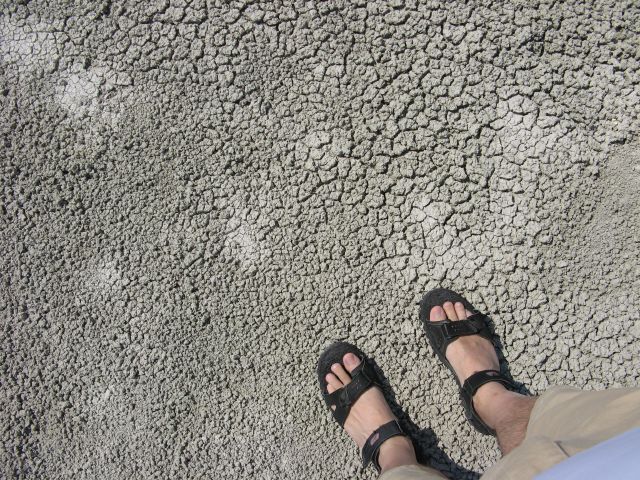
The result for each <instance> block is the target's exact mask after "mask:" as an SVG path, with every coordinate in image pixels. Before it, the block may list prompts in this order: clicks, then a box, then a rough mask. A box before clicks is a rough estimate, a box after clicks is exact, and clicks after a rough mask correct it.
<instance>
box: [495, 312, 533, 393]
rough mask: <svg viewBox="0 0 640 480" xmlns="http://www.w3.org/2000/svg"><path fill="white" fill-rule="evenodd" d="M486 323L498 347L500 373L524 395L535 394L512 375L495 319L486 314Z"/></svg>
mask: <svg viewBox="0 0 640 480" xmlns="http://www.w3.org/2000/svg"><path fill="white" fill-rule="evenodd" d="M484 318H485V323H486V325H487V327H488V328H489V331H490V332H491V336H492V337H493V346H494V347H495V348H496V353H497V354H498V361H499V362H500V373H502V374H503V375H504V376H505V377H507V378H508V379H509V380H510V381H511V382H513V384H514V385H516V386H517V387H518V390H517V392H518V393H521V394H522V395H529V396H531V395H533V393H531V391H530V390H529V388H528V387H527V386H526V385H525V384H524V383H522V382H520V381H518V380H516V379H514V378H513V376H512V375H511V369H510V368H509V362H508V361H507V359H506V358H505V356H504V345H503V343H502V340H501V338H500V336H498V335H497V334H496V325H495V323H493V320H492V319H491V317H489V316H488V315H485V317H484Z"/></svg>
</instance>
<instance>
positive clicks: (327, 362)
mask: <svg viewBox="0 0 640 480" xmlns="http://www.w3.org/2000/svg"><path fill="white" fill-rule="evenodd" d="M347 353H353V354H354V355H355V356H356V357H358V358H360V360H362V362H361V363H360V365H358V366H357V367H356V368H355V369H354V370H353V372H351V374H350V375H351V382H349V383H348V384H347V385H345V386H344V387H343V388H341V389H339V390H336V391H335V392H333V393H328V392H327V381H326V380H325V377H326V376H327V374H328V373H331V365H333V364H334V363H339V364H341V365H342V358H343V357H344V356H345V355H346V354H347ZM317 371H318V382H319V383H320V389H321V390H322V397H323V398H324V401H325V403H326V404H327V406H328V407H329V410H331V413H332V414H333V418H334V419H335V420H336V422H338V423H339V424H340V426H341V427H344V422H345V421H346V420H347V417H348V416H349V412H350V411H351V407H352V406H353V404H354V403H356V401H357V400H358V398H360V396H361V395H362V394H363V393H364V392H366V391H367V390H369V389H370V388H371V387H374V386H377V387H380V388H381V384H380V379H379V377H378V374H377V373H376V371H375V370H374V368H373V366H372V364H371V361H370V360H368V359H367V356H366V355H365V354H364V353H362V352H361V351H360V349H359V348H358V347H356V346H354V345H351V344H350V343H346V342H336V343H334V344H333V345H331V346H330V347H329V348H327V349H326V350H325V351H324V352H323V353H322V355H320V359H319V360H318V369H317ZM332 407H335V409H334V408H332ZM398 435H401V436H404V437H406V436H407V434H406V433H404V431H403V430H402V428H401V427H400V425H399V424H398V422H397V421H396V420H392V421H390V422H388V423H385V424H384V425H381V426H380V427H378V428H377V429H376V430H374V432H373V433H372V434H371V435H370V436H369V438H368V439H367V441H366V442H365V443H364V447H362V452H361V455H362V465H363V468H366V467H367V466H368V465H369V463H373V466H374V467H375V468H376V470H377V471H378V473H380V464H379V463H378V456H379V453H380V446H381V445H382V444H383V443H384V442H385V441H387V440H388V439H390V438H391V437H395V436H398Z"/></svg>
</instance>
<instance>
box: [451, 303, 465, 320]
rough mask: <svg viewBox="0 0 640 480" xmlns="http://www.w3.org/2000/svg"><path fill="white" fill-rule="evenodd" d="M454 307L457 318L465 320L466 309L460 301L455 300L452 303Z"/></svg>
mask: <svg viewBox="0 0 640 480" xmlns="http://www.w3.org/2000/svg"><path fill="white" fill-rule="evenodd" d="M454 308H455V310H456V315H457V316H458V320H466V318H467V311H466V310H465V308H464V305H463V304H462V303H461V302H456V304H455V305H454Z"/></svg>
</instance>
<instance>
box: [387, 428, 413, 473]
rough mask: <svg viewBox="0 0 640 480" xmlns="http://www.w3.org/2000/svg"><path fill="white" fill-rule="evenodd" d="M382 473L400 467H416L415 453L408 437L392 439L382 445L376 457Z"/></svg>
mask: <svg viewBox="0 0 640 480" xmlns="http://www.w3.org/2000/svg"><path fill="white" fill-rule="evenodd" d="M378 463H379V464H380V469H381V470H382V472H386V471H387V470H391V469H392V468H396V467H401V466H402V465H417V463H418V460H417V459H416V452H415V450H414V449H413V443H411V440H410V439H409V438H408V437H400V436H398V437H392V438H390V439H389V440H387V441H386V442H384V443H383V444H382V445H380V452H379V456H378Z"/></svg>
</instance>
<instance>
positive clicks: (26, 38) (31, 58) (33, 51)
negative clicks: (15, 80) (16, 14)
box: [0, 17, 58, 73]
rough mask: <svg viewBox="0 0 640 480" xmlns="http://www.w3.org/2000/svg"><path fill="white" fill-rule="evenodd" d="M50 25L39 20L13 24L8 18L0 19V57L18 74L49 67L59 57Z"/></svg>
mask: <svg viewBox="0 0 640 480" xmlns="http://www.w3.org/2000/svg"><path fill="white" fill-rule="evenodd" d="M52 29H53V28H52V25H51V24H49V23H47V22H44V21H40V22H37V23H34V24H26V25H16V24H15V23H13V22H12V20H11V19H10V18H8V17H1V18H0V59H1V60H2V62H3V63H7V64H11V65H14V66H16V67H17V68H18V71H19V72H20V73H29V72H31V71H33V70H35V69H37V68H48V67H49V66H51V65H53V64H54V63H55V62H56V61H57V58H58V47H57V45H56V36H55V34H54V33H53V31H52Z"/></svg>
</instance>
